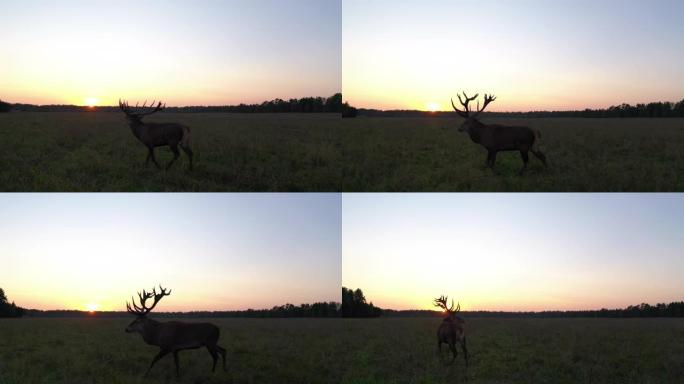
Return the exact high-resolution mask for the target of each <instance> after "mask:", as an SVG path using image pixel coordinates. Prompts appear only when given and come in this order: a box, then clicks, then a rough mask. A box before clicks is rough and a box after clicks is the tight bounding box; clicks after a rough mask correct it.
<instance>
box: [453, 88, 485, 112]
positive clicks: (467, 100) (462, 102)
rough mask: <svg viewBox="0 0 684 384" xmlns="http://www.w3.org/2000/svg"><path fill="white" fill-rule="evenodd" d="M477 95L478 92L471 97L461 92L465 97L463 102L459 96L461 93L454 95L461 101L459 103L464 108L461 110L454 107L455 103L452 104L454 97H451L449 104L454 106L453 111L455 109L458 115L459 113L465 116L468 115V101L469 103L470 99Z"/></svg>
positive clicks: (475, 97)
mask: <svg viewBox="0 0 684 384" xmlns="http://www.w3.org/2000/svg"><path fill="white" fill-rule="evenodd" d="M479 95H480V94H479V93H476V94H475V96H473V97H468V95H466V93H465V92H463V97H465V102H464V101H463V99H462V98H461V95H459V94H458V93H457V94H456V96H457V97H458V101H459V102H460V103H461V105H462V106H463V109H464V110H463V111H461V110H460V109H458V108H456V105H455V104H454V99H453V98H452V99H451V106H452V107H453V108H454V111H456V112H457V113H458V114H459V115H461V117H465V118H467V117H468V116H469V115H470V109H469V108H468V103H470V102H471V101H473V100H475V99H477V97H478V96H479Z"/></svg>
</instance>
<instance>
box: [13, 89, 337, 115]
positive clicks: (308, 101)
mask: <svg viewBox="0 0 684 384" xmlns="http://www.w3.org/2000/svg"><path fill="white" fill-rule="evenodd" d="M3 105H4V106H3ZM3 108H4V109H5V110H3ZM10 110H14V111H19V112H91V111H106V112H118V111H119V107H118V106H114V107H112V106H102V107H94V108H91V107H84V106H77V105H33V104H9V103H6V102H0V112H9V111H10ZM164 111H167V112H230V113H341V112H342V94H341V93H336V94H334V95H332V96H330V97H303V98H301V99H289V100H283V99H274V100H270V101H264V102H263V103H260V104H239V105H223V106H188V107H167V108H165V109H164Z"/></svg>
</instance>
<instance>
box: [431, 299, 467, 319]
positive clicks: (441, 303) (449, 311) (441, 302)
mask: <svg viewBox="0 0 684 384" xmlns="http://www.w3.org/2000/svg"><path fill="white" fill-rule="evenodd" d="M447 299H448V296H444V295H442V296H440V297H439V298H436V299H435V300H434V305H435V307H440V308H442V309H443V310H444V312H445V313H446V318H447V319H453V318H454V317H455V316H456V313H458V312H460V311H461V303H458V305H457V306H456V309H454V299H451V306H449V307H447Z"/></svg>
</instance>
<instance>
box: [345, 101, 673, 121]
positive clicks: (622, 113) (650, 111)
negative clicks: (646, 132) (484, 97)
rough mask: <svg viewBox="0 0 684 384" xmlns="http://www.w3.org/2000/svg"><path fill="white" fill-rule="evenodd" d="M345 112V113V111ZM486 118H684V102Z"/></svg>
mask: <svg viewBox="0 0 684 384" xmlns="http://www.w3.org/2000/svg"><path fill="white" fill-rule="evenodd" d="M347 108H351V109H353V110H354V111H353V113H350V114H349V115H348V116H344V112H343V117H355V116H357V115H359V116H369V117H456V116H457V115H456V113H455V112H451V111H439V112H428V111H417V110H389V111H383V110H378V109H365V108H360V109H358V110H357V109H356V108H353V107H349V106H348V105H347ZM343 110H344V109H343ZM482 115H483V116H489V117H522V118H524V117H588V118H603V117H622V118H625V117H684V100H682V101H680V102H677V103H673V102H669V101H666V102H660V101H659V102H653V103H648V104H637V105H630V104H620V105H617V106H611V107H608V108H604V109H589V108H587V109H583V110H575V111H530V112H483V113H482Z"/></svg>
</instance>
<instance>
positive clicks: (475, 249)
mask: <svg viewBox="0 0 684 384" xmlns="http://www.w3.org/2000/svg"><path fill="white" fill-rule="evenodd" d="M342 217H343V225H342V230H343V234H344V235H343V253H342V255H343V267H342V271H343V272H342V273H343V277H342V282H343V285H345V286H347V287H354V288H356V287H360V288H362V289H363V290H364V292H366V295H367V297H369V298H370V299H372V300H373V301H374V302H375V303H376V304H378V305H380V306H385V307H392V308H430V306H431V300H430V299H431V298H432V297H435V296H439V295H440V294H447V295H451V296H455V297H456V299H457V300H460V301H461V304H462V306H463V307H464V309H483V310H495V309H500V310H545V309H592V308H602V307H606V308H615V307H625V306H627V305H630V304H638V303H641V302H648V303H651V304H655V303H656V302H671V301H680V300H682V299H684V283H683V282H682V279H681V273H682V271H684V258H683V257H682V254H684V238H683V237H682V236H681V228H682V224H683V223H684V196H681V195H680V194H669V195H660V194H487V193H483V194H463V193H458V194H345V195H344V196H343V216H342Z"/></svg>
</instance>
